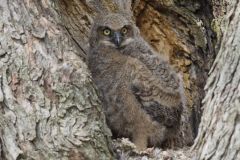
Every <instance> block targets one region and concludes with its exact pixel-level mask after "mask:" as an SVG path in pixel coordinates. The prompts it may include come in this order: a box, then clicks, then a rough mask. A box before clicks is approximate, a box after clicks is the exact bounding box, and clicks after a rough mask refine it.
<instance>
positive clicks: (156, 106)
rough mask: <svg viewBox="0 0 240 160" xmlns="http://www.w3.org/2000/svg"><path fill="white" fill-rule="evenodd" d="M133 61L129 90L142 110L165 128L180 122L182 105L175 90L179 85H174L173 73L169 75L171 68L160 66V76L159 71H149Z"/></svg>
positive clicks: (138, 62) (145, 66)
mask: <svg viewBox="0 0 240 160" xmlns="http://www.w3.org/2000/svg"><path fill="white" fill-rule="evenodd" d="M133 61H134V62H132V63H134V64H135V73H133V75H134V76H133V77H134V78H133V79H132V82H131V90H132V93H133V94H134V95H135V97H136V98H137V99H138V101H139V102H140V103H141V107H142V109H143V110H145V111H146V113H147V114H149V115H150V117H151V118H152V119H153V120H155V121H157V122H159V123H162V124H164V125H165V126H167V127H173V126H176V124H178V123H179V122H180V117H181V112H182V103H181V94H180V92H179V90H178V88H177V86H178V85H179V84H175V83H177V82H178V81H177V79H176V77H175V75H173V74H174V73H171V72H172V71H171V70H170V69H171V68H169V67H162V66H161V67H162V69H163V70H164V71H163V74H161V73H160V71H159V72H156V71H154V70H153V69H149V67H148V66H147V65H145V64H144V63H142V62H141V61H139V60H138V59H134V60H133ZM156 62H157V61H156ZM152 64H153V63H152ZM164 65H167V64H164ZM152 68H153V66H152ZM154 68H157V66H155V67H154ZM158 69H159V68H158ZM154 72H155V73H154Z"/></svg>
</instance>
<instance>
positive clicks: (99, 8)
mask: <svg viewBox="0 0 240 160" xmlns="http://www.w3.org/2000/svg"><path fill="white" fill-rule="evenodd" d="M86 4H87V5H88V6H89V7H90V8H91V9H92V10H93V11H95V12H96V13H97V14H106V13H107V12H108V9H107V8H106V7H105V5H104V3H103V0H86Z"/></svg>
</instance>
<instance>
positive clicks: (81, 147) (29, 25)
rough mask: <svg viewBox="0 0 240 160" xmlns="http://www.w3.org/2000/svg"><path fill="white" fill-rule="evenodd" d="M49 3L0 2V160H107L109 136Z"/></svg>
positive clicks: (91, 87) (92, 92)
mask: <svg viewBox="0 0 240 160" xmlns="http://www.w3.org/2000/svg"><path fill="white" fill-rule="evenodd" d="M81 52H82V51H81V50H79V49H78V48H77V47H76V46H75V44H74V43H72V39H71V38H70V36H69V34H68V33H67V32H66V31H65V28H64V27H62V26H61V21H60V18H59V15H58V14H57V13H56V12H55V10H54V3H53V2H52V1H46V0H34V1H28V0H19V1H18V0H17V1H11V0H0V159H1V160H15V159H36V160H49V159H78V160H79V159H80V160H81V159H110V158H111V156H112V155H111V153H110V152H109V148H108V144H107V143H108V138H109V133H110V132H109V130H108V129H107V127H106V125H105V120H104V115H103V113H102V111H101V106H100V102H99V100H98V97H97V94H96V90H95V88H94V85H93V84H92V82H91V79H90V75H89V72H88V70H87V67H86V65H85V63H84V62H83V61H82V59H81V58H80V57H79V56H77V55H78V54H79V53H81Z"/></svg>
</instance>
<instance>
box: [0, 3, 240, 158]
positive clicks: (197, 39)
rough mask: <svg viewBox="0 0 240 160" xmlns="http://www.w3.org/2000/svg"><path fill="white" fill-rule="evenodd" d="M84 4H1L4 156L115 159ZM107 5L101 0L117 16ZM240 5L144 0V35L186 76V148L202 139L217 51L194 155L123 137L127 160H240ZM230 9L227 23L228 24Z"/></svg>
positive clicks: (0, 142)
mask: <svg viewBox="0 0 240 160" xmlns="http://www.w3.org/2000/svg"><path fill="white" fill-rule="evenodd" d="M87 2H88V1H85V0H84V1H83V0H54V1H49V0H33V1H27V0H22V1H20V0H16V1H10V0H0V159H3V160H5V159H6V160H12V159H13V160H14V159H39V160H44V159H46V160H48V159H80V160H81V159H111V158H112V153H111V152H110V150H111V149H110V148H109V143H111V140H110V139H109V136H110V132H109V130H108V128H107V126H106V124H105V120H104V115H103V113H102V110H101V102H99V100H98V97H97V93H96V90H95V88H94V84H92V82H91V76H90V75H89V72H88V70H87V67H86V65H85V62H84V56H85V54H86V53H87V49H88V35H89V31H90V26H91V24H92V22H93V17H94V15H95V14H96V12H94V8H92V7H91V5H90V4H89V3H87ZM109 2H110V1H109V0H102V3H104V5H105V6H106V7H108V8H109V9H110V10H114V9H115V7H114V5H112V3H109ZM230 2H231V3H230ZM211 5H212V7H211ZM238 8H240V4H239V1H237V0H235V1H225V0H221V1H218V0H212V1H211V2H209V1H207V0H200V1H189V0H151V1H147V0H141V1H140V3H139V5H138V6H137V7H136V8H135V10H134V17H135V20H136V23H137V25H138V27H139V28H140V30H141V34H142V36H143V37H144V38H145V39H146V40H147V41H148V42H149V43H150V44H151V45H152V46H153V47H154V48H155V49H156V50H157V51H159V52H160V54H163V55H165V56H166V57H168V59H169V61H170V63H171V64H172V65H174V66H175V67H176V69H178V70H179V72H181V73H182V74H183V78H184V82H185V89H186V95H187V100H188V109H187V110H186V111H185V113H184V119H183V123H184V125H183V128H182V130H183V132H184V133H185V138H184V139H183V142H184V144H185V145H189V144H191V143H192V142H193V138H194V136H195V134H196V133H197V129H198V124H199V122H200V116H201V100H202V98H203V97H204V91H203V87H204V85H205V81H206V78H207V73H208V71H209V69H210V66H211V64H212V62H213V59H214V57H215V49H214V46H216V50H218V49H219V48H220V51H219V54H218V56H217V59H216V61H215V63H214V65H213V67H212V70H211V72H210V75H211V76H210V77H209V80H208V83H207V86H206V87H205V88H206V89H207V95H206V98H205V100H204V113H203V117H202V123H201V126H200V130H199V131H200V134H199V136H198V138H197V140H196V141H195V145H194V147H193V150H192V151H190V150H186V149H185V150H179V151H172V150H168V151H162V150H159V149H155V150H154V151H153V154H152V155H146V154H144V153H137V152H135V151H134V146H132V144H131V143H130V142H126V141H125V140H122V141H121V142H115V143H114V146H113V148H114V149H115V151H117V153H118V155H120V158H122V159H127V158H128V159H169V158H172V159H173V160H175V159H178V160H179V159H182V160H187V159H190V157H191V155H192V153H191V152H193V153H194V152H195V150H197V154H196V157H195V158H196V159H216V160H218V159H229V160H231V159H240V157H239V148H240V146H239V144H240V143H239V138H238V137H237V136H238V135H239V130H240V129H239V128H240V126H239V122H240V120H239V119H240V118H239V117H240V116H239V115H240V111H239V106H240V104H239V103H240V102H239V95H240V93H239V92H240V91H239V90H240V87H239V83H240V76H239V73H240V65H239V61H240V55H239V50H240V45H239V44H240V43H239V41H240V39H239V37H238V35H239V34H240V24H239V23H240V18H239V17H240V15H239V14H240V13H239V9H238ZM56 11H57V12H56ZM228 11H229V14H228V16H227V19H228V20H229V21H228V20H225V19H223V17H224V15H225V13H226V12H228ZM149 17H151V18H149ZM212 19H213V21H211V20H212ZM211 28H213V30H214V31H215V32H216V36H215V34H214V33H213V32H212V30H211ZM224 31H225V34H224V36H223V33H224ZM220 44H221V45H220ZM190 123H192V124H190ZM192 130H193V131H194V133H193V132H192ZM125 143H127V144H125Z"/></svg>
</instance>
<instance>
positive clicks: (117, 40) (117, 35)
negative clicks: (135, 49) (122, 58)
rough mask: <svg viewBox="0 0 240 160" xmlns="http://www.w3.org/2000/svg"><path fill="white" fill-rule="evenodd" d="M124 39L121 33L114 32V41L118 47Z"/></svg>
mask: <svg viewBox="0 0 240 160" xmlns="http://www.w3.org/2000/svg"><path fill="white" fill-rule="evenodd" d="M122 40H123V38H122V35H121V33H119V32H114V34H113V39H112V41H113V43H114V44H115V45H116V46H117V47H120V46H121V43H122Z"/></svg>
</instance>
